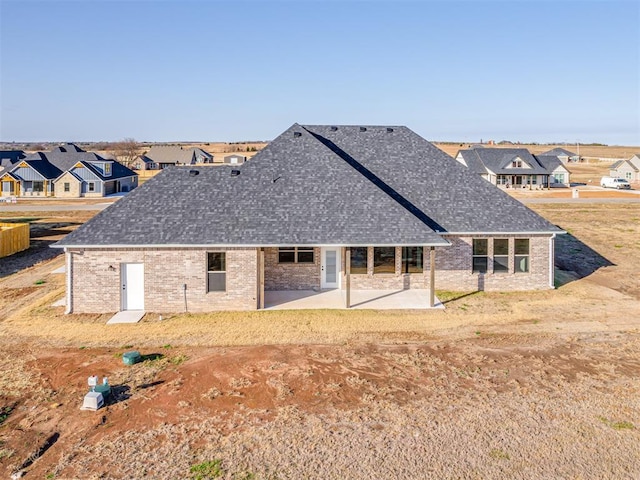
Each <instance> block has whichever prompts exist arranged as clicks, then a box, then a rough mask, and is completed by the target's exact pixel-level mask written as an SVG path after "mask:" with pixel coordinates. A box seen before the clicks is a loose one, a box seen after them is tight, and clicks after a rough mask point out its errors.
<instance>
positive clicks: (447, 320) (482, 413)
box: [0, 192, 640, 479]
mask: <svg viewBox="0 0 640 480" xmlns="http://www.w3.org/2000/svg"><path fill="white" fill-rule="evenodd" d="M612 193H617V192H612ZM532 208H534V209H535V210H537V211H538V212H539V213H541V214H542V215H543V216H545V217H546V218H548V219H549V220H550V221H552V222H554V223H556V224H558V225H560V226H561V227H562V228H564V229H565V230H566V231H567V232H569V234H568V235H564V236H561V237H559V238H558V240H557V249H556V257H557V266H558V270H557V285H558V288H557V289H556V290H553V291H543V292H531V293H509V294H500V293H481V292H438V295H439V297H440V298H441V299H442V300H444V301H445V302H446V304H445V305H446V307H447V308H446V310H445V311H433V312H420V311H397V312H389V311H366V310H363V311H357V312H346V311H321V310H313V311H294V312H286V311H270V312H250V313H240V312H236V313H215V314H206V315H166V314H165V315H164V316H163V318H162V319H160V317H159V314H160V313H161V312H155V313H150V314H148V315H147V316H145V318H144V319H143V321H142V322H141V323H139V324H136V325H113V326H107V325H105V324H104V323H105V321H106V319H107V318H108V316H106V315H71V316H65V315H64V314H63V307H53V306H52V303H53V302H54V301H56V300H58V299H60V298H61V297H62V296H63V293H64V276H63V275H61V274H58V273H52V271H53V270H55V269H56V268H57V267H59V266H62V264H63V261H62V258H61V257H54V258H50V257H49V256H48V255H49V254H48V253H47V254H45V253H43V252H48V251H49V250H48V249H47V248H45V247H47V245H48V244H47V243H46V242H51V241H54V240H55V239H56V238H59V237H60V235H63V234H64V233H65V232H66V231H69V230H71V229H73V228H75V227H76V226H77V225H78V224H79V223H81V222H83V221H86V219H87V218H88V217H90V216H91V215H92V212H86V211H76V212H69V211H59V212H44V211H43V212H28V213H24V214H20V213H19V212H18V213H8V212H5V213H2V211H1V210H0V218H3V219H5V218H7V217H11V218H16V219H18V218H20V219H24V218H25V217H30V218H33V219H37V220H35V225H34V226H33V227H32V229H33V230H32V231H35V232H36V233H37V234H38V235H40V236H36V239H35V240H36V241H35V242H34V243H35V245H34V246H33V247H32V249H30V250H29V251H27V252H26V253H23V254H18V255H22V257H21V259H18V258H12V257H9V258H8V259H2V260H0V372H2V374H1V375H0V476H3V477H8V476H9V475H10V474H11V473H13V472H15V471H17V470H24V471H25V472H26V476H25V478H175V479H182V478H227V479H250V478H254V479H276V478H277V479H299V478H323V479H325V478H326V479H344V478H350V479H351V478H353V479H360V478H362V479H365V478H366V479H369V478H390V479H391V478H402V479H405V478H408V479H413V478H415V479H422V478H541V479H546V478H630V479H631V478H638V477H640V430H639V428H640V381H638V377H639V376H640V276H638V274H637V272H638V271H640V210H639V207H638V204H637V203H621V204H618V203H615V204H604V203H589V204H572V203H560V204H536V205H533V207H532ZM37 242H42V243H37ZM53 253H54V254H55V253H56V252H53ZM32 256H33V257H32ZM14 257H17V256H14ZM11 262H13V265H14V266H16V267H18V268H19V270H20V271H19V272H17V273H13V269H12V268H11V267H5V265H11ZM24 267H27V268H24ZM134 348H135V349H138V350H140V352H141V353H142V354H144V355H145V361H144V362H142V363H140V364H137V365H134V366H125V365H123V363H122V359H121V355H122V353H123V352H126V351H127V350H131V349H134ZM94 374H95V375H98V376H100V377H102V376H107V377H109V382H110V384H111V385H112V386H113V391H114V395H113V397H112V399H111V400H110V403H109V405H108V406H107V407H106V408H104V409H102V410H100V411H98V412H87V411H80V410H79V407H80V405H81V403H82V397H83V395H84V393H85V392H86V391H87V388H86V379H87V377H88V376H89V375H94ZM198 475H200V476H199V477H198Z"/></svg>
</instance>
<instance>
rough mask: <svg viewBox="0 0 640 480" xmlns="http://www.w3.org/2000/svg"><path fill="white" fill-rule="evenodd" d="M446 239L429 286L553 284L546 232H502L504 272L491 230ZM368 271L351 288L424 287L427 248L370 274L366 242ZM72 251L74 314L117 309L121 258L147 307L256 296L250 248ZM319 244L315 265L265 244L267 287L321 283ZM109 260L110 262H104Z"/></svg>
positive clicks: (206, 305)
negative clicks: (520, 259) (218, 286)
mask: <svg viewBox="0 0 640 480" xmlns="http://www.w3.org/2000/svg"><path fill="white" fill-rule="evenodd" d="M446 238H447V240H449V241H450V242H451V243H452V245H451V246H450V247H447V248H436V273H435V278H436V280H435V287H436V289H437V290H453V291H476V290H486V291H514V290H543V289H549V288H552V287H551V286H550V283H551V278H550V276H549V255H550V253H551V252H552V250H551V251H550V249H549V239H550V237H549V235H538V236H532V237H518V236H500V237H496V238H507V239H508V241H509V271H508V272H498V273H494V272H493V242H492V241H491V237H486V236H485V237H483V236H474V237H458V236H452V235H447V236H446ZM473 238H489V242H488V247H489V251H488V271H487V273H485V274H479V273H473V272H472V240H473ZM516 238H529V247H530V253H529V272H527V273H515V261H514V245H515V239H516ZM208 251H225V252H226V253H227V255H226V291H225V292H209V293H208V292H207V252H208ZM367 254H368V267H367V270H368V272H367V273H366V274H353V275H351V288H352V289H354V290H360V289H362V290H366V289H384V290H386V289H389V290H399V289H410V288H416V289H427V288H429V250H428V249H425V256H424V272H423V273H419V274H403V273H401V270H402V248H401V247H397V248H396V252H395V261H396V273H394V274H393V273H384V274H374V273H373V247H369V248H368V252H367ZM67 255H68V256H70V260H69V261H70V263H69V267H70V268H69V273H68V274H69V275H71V302H70V303H71V305H70V306H71V310H72V311H73V312H76V313H82V312H86V313H108V312H117V311H119V310H120V309H121V270H122V264H123V263H142V264H143V265H144V295H145V299H144V301H145V305H144V307H145V310H146V311H148V312H184V311H185V291H184V290H183V285H185V284H186V285H187V289H186V307H187V310H188V311H189V312H206V311H214V310H255V309H256V308H257V300H258V251H257V249H256V248H227V249H215V250H214V249H201V248H192V249H189V248H186V249H166V248H165V249H163V248H147V249H142V248H137V249H89V250H84V251H82V252H76V253H67ZM320 261H321V259H320V248H315V249H314V263H313V264H291V263H289V264H280V263H278V249H277V248H265V290H267V291H268V290H311V289H314V288H319V287H320ZM109 267H113V269H110V268H109ZM344 272H345V254H344V249H343V251H342V276H343V278H342V282H341V287H342V288H343V289H344V288H345V286H346V282H345V278H344V276H345V274H344Z"/></svg>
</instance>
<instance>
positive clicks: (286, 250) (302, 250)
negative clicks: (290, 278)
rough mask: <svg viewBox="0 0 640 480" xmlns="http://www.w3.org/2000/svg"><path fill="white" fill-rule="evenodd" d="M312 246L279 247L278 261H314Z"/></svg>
mask: <svg viewBox="0 0 640 480" xmlns="http://www.w3.org/2000/svg"><path fill="white" fill-rule="evenodd" d="M314 261H315V258H314V251H313V247H280V248H278V263H314Z"/></svg>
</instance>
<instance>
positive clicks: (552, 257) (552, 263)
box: [549, 233, 556, 288]
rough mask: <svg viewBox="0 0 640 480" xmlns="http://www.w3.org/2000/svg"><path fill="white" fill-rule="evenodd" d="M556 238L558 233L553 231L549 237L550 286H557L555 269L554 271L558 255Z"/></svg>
mask: <svg viewBox="0 0 640 480" xmlns="http://www.w3.org/2000/svg"><path fill="white" fill-rule="evenodd" d="M555 238H556V234H555V233H553V234H551V237H549V287H551V288H556V285H555V283H556V282H555V278H554V277H555V275H554V274H555V271H554V266H555V257H556V249H555Z"/></svg>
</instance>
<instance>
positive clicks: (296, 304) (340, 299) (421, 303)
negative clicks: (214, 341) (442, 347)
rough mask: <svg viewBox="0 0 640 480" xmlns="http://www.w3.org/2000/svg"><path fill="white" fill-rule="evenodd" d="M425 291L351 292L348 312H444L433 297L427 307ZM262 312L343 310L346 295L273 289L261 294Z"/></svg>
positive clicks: (333, 292)
mask: <svg viewBox="0 0 640 480" xmlns="http://www.w3.org/2000/svg"><path fill="white" fill-rule="evenodd" d="M429 294H430V292H429V291H428V290H422V289H412V290H351V299H350V308H351V309H372V310H402V309H418V310H423V309H425V310H426V309H430V308H434V309H444V305H443V304H442V303H441V302H440V300H438V299H437V298H435V302H434V306H433V307H430V306H429V296H430V295H429ZM264 295H265V297H264V308H265V310H308V309H346V308H347V306H346V292H345V291H344V290H340V289H330V290H275V291H266V292H264Z"/></svg>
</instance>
